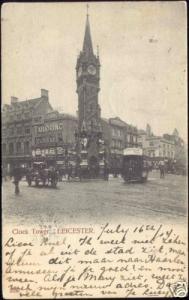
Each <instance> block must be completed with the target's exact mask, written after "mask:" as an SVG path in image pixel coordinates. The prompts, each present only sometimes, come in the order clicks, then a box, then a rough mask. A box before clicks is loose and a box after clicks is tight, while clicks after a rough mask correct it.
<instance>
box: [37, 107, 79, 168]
mask: <svg viewBox="0 0 189 300" xmlns="http://www.w3.org/2000/svg"><path fill="white" fill-rule="evenodd" d="M77 127H78V119H77V118H76V117H74V116H72V115H69V114H62V113H58V112H57V111H52V112H50V113H48V114H45V115H43V116H41V118H40V120H39V121H38V122H37V123H34V124H33V130H32V132H33V137H32V160H33V161H40V162H43V161H45V162H46V163H47V165H48V166H57V165H59V166H61V165H65V164H66V163H67V162H68V160H69V159H71V156H72V153H74V152H75V148H76V144H75V131H76V129H77Z"/></svg>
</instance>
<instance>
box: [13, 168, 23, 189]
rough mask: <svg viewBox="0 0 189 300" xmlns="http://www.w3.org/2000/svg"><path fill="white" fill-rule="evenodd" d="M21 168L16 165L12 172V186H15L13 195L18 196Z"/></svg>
mask: <svg viewBox="0 0 189 300" xmlns="http://www.w3.org/2000/svg"><path fill="white" fill-rule="evenodd" d="M22 175H23V174H22V168H20V167H19V166H18V165H16V166H15V167H14V169H13V171H12V176H13V178H14V181H13V183H14V185H15V194H16V195H18V194H20V189H19V182H20V180H21V179H22Z"/></svg>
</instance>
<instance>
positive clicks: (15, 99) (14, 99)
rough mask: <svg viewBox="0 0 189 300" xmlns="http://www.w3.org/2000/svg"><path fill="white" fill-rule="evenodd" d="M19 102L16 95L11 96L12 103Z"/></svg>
mask: <svg viewBox="0 0 189 300" xmlns="http://www.w3.org/2000/svg"><path fill="white" fill-rule="evenodd" d="M17 102H18V98H17V97H14V96H11V104H13V103H17Z"/></svg>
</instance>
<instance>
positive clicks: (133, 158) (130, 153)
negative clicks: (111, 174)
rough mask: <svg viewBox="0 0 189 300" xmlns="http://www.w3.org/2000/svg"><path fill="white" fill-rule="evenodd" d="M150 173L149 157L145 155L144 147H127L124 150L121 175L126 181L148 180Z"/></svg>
mask: <svg viewBox="0 0 189 300" xmlns="http://www.w3.org/2000/svg"><path fill="white" fill-rule="evenodd" d="M148 173H149V164H148V157H147V156H145V155H143V150H142V148H126V149H124V150H123V164H122V170H121V175H122V177H123V179H124V181H125V182H132V181H134V182H142V183H143V182H146V181H147V179H148Z"/></svg>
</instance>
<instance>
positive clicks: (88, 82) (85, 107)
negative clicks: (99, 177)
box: [76, 14, 101, 164]
mask: <svg viewBox="0 0 189 300" xmlns="http://www.w3.org/2000/svg"><path fill="white" fill-rule="evenodd" d="M99 81H100V61H99V55H98V53H97V55H95V54H94V51H93V45H92V39H91V31H90V24H89V15H88V14H87V18H86V25H85V34H84V41H83V48H82V51H81V52H80V54H79V56H78V58H77V64H76V82H77V94H78V117H79V123H78V135H79V136H85V139H86V143H85V149H86V151H87V159H88V162H89V164H90V161H93V162H94V163H96V164H98V154H99V143H98V142H99V139H100V138H101V119H100V115H101V109H100V106H99V103H98V93H99V91H100V88H99Z"/></svg>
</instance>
